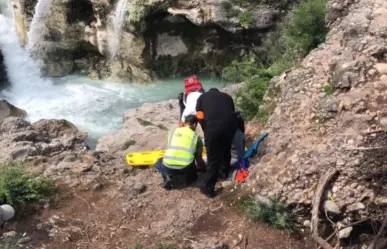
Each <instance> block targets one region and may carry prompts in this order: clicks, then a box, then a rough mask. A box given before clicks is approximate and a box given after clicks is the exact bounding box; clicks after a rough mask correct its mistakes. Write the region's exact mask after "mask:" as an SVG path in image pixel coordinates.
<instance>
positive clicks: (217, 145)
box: [196, 88, 237, 198]
mask: <svg viewBox="0 0 387 249" xmlns="http://www.w3.org/2000/svg"><path fill="white" fill-rule="evenodd" d="M196 112H197V113H196V115H197V118H198V120H199V123H200V125H201V126H202V130H203V131H204V139H205V145H206V148H207V162H208V164H207V175H206V177H205V185H204V186H203V187H202V188H201V192H202V193H203V194H204V195H206V196H207V197H210V198H212V197H214V196H215V184H216V181H217V180H218V176H219V173H222V178H225V179H227V177H228V174H229V171H230V161H231V145H232V141H233V138H234V135H235V132H236V129H237V119H236V114H235V105H234V101H233V99H232V98H231V96H230V95H228V94H226V93H223V92H220V91H219V90H218V89H216V88H212V89H210V90H209V91H208V92H205V93H203V94H202V95H201V96H200V97H199V99H198V100H197V104H196Z"/></svg>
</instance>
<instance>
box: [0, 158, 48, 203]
mask: <svg viewBox="0 0 387 249" xmlns="http://www.w3.org/2000/svg"><path fill="white" fill-rule="evenodd" d="M53 193H54V185H53V183H52V182H51V181H49V180H47V179H46V178H44V177H43V176H34V175H31V174H28V173H26V172H25V171H24V169H23V168H22V166H21V165H18V164H2V165H0V204H3V203H7V204H11V205H24V204H40V203H46V202H48V201H49V200H50V197H51V196H52V194H53Z"/></svg>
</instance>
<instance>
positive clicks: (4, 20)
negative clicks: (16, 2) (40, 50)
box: [0, 0, 51, 96]
mask: <svg viewBox="0 0 387 249" xmlns="http://www.w3.org/2000/svg"><path fill="white" fill-rule="evenodd" d="M0 1H1V3H2V6H3V5H4V0H0ZM5 2H8V3H9V1H7V0H6V1H5ZM8 7H10V8H12V6H10V3H9V6H8ZM2 10H3V7H2ZM2 13H3V14H4V13H5V12H3V11H2ZM3 14H0V50H1V52H2V54H3V57H4V64H5V67H6V70H7V75H8V79H9V81H10V82H11V84H12V87H11V89H10V90H9V91H8V92H6V93H5V94H6V95H7V94H10V93H11V92H14V93H18V94H23V93H26V95H28V94H30V96H32V95H31V91H33V93H34V94H35V93H36V94H37V95H39V93H40V91H39V89H42V90H43V89H44V87H46V86H47V85H50V84H51V82H50V81H48V80H45V79H43V78H42V77H41V76H40V71H39V68H38V67H37V65H36V64H35V62H34V61H33V60H32V59H31V58H30V57H29V54H28V53H27V51H26V50H24V49H23V48H22V47H21V46H20V44H19V38H18V35H17V32H16V27H15V24H14V19H13V14H12V15H11V16H9V15H8V14H9V12H6V13H5V14H7V16H5V15H3Z"/></svg>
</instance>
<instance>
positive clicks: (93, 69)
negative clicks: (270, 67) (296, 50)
mask: <svg viewBox="0 0 387 249" xmlns="http://www.w3.org/2000/svg"><path fill="white" fill-rule="evenodd" d="M41 1H43V0H41ZM13 2H14V6H15V8H16V9H17V11H16V12H15V13H16V17H15V18H16V19H17V20H19V21H18V22H17V23H22V21H21V20H24V24H25V26H26V27H27V28H28V27H29V25H30V22H31V18H32V16H31V14H32V13H34V11H33V8H34V7H35V6H36V2H37V1H36V0H27V1H19V0H13ZM47 2H49V1H47ZM287 2H289V3H291V2H292V1H287ZM289 3H287V5H288V4H289ZM117 4H118V1H110V0H106V1H100V0H81V1H75V0H65V1H52V4H51V8H50V11H49V13H47V14H46V15H47V16H46V18H45V19H46V21H45V23H46V27H45V29H43V30H42V31H41V34H40V36H41V39H40V40H39V41H38V42H37V43H36V46H34V48H32V50H33V51H34V54H35V56H36V57H37V58H41V59H42V60H43V62H44V63H43V64H44V65H45V67H44V68H45V71H46V72H47V73H48V74H49V75H51V76H62V75H65V74H68V73H70V72H72V71H74V70H77V71H83V72H85V73H91V74H92V76H93V77H102V78H105V77H110V76H111V78H113V79H116V80H120V79H125V80H130V79H133V80H135V81H137V82H140V83H141V82H148V81H150V80H151V78H152V77H168V76H175V75H180V74H183V75H186V74H192V73H199V72H213V73H216V74H219V73H220V71H221V69H222V67H223V66H224V65H227V64H228V63H229V62H230V61H231V60H232V59H235V58H236V57H238V56H240V55H241V54H243V53H244V52H245V51H246V48H247V49H251V44H255V46H257V45H258V46H259V44H260V41H261V39H262V37H264V36H265V34H266V33H267V31H268V30H270V29H271V28H273V27H274V25H275V24H276V22H278V20H279V19H278V18H279V17H280V16H281V15H283V13H282V14H281V11H284V10H286V9H287V8H288V6H287V5H285V4H283V3H281V1H270V2H269V4H259V5H258V4H254V8H253V9H254V10H250V9H248V7H249V6H248V5H246V4H244V3H243V2H242V3H241V2H240V1H235V0H191V1H171V0H146V1H138V0H133V1H128V4H127V6H125V8H126V13H125V19H124V24H123V28H122V29H123V32H122V38H121V39H119V38H118V37H114V36H115V35H116V33H114V32H113V33H112V28H113V27H112V20H113V18H114V13H115V10H116V6H117ZM249 4H250V3H249ZM250 6H251V4H250ZM285 12H286V11H285ZM20 13H23V14H20ZM20 15H21V16H20ZM19 26H20V27H22V26H23V25H21V24H20V25H19ZM18 30H19V32H20V33H21V34H22V36H25V34H24V33H25V30H28V29H23V28H19V29H18ZM23 30H24V32H23ZM112 39H119V40H121V42H120V46H119V47H118V52H117V55H116V56H112V54H111V51H110V49H109V46H110V43H111V42H112V41H111V40H112ZM59 58H60V60H59Z"/></svg>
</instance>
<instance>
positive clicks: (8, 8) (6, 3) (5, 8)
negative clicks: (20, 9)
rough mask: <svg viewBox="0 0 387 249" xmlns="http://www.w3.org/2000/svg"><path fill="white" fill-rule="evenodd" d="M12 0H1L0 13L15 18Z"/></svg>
mask: <svg viewBox="0 0 387 249" xmlns="http://www.w3.org/2000/svg"><path fill="white" fill-rule="evenodd" d="M10 1H11V0H0V14H1V15H4V16H6V17H8V18H13V8H12V5H11V2H10Z"/></svg>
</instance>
